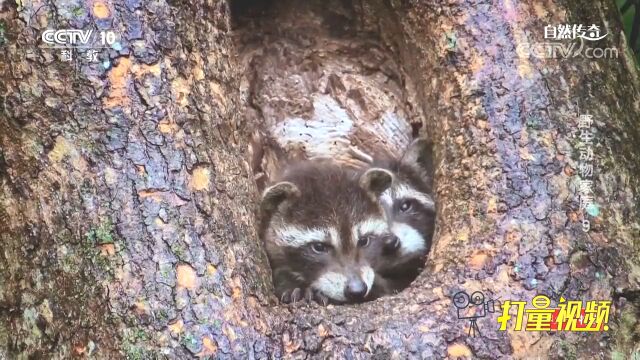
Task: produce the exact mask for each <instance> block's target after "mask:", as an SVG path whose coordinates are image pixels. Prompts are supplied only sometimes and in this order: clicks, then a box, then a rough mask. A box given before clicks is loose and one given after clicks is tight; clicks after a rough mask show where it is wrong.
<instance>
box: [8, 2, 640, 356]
mask: <svg viewBox="0 0 640 360" xmlns="http://www.w3.org/2000/svg"><path fill="white" fill-rule="evenodd" d="M306 3H307V2H305V4H306ZM309 4H311V5H308V6H307V5H300V4H299V3H297V2H284V3H280V4H276V5H274V6H269V5H267V6H265V7H264V8H260V6H257V5H256V4H253V3H252V2H250V1H238V2H234V3H233V4H231V6H229V5H228V4H227V3H226V2H224V1H208V2H202V3H200V2H199V3H197V4H192V3H189V2H172V3H166V2H164V1H157V2H148V3H142V2H138V1H136V0H127V1H111V2H101V1H95V2H87V3H82V4H80V5H77V4H75V3H70V2H67V1H61V0H55V1H51V2H46V3H44V2H18V3H17V4H15V3H9V4H5V5H4V8H3V9H2V13H1V17H0V21H2V24H4V29H5V32H2V31H0V34H2V36H3V39H0V40H2V41H0V44H2V45H0V46H2V54H1V55H0V79H1V80H2V82H0V90H1V93H2V98H1V99H2V103H1V105H2V107H1V108H0V109H1V110H2V113H1V114H0V179H1V181H2V182H1V189H2V190H1V191H0V236H1V243H0V244H1V247H2V251H1V252H0V269H1V270H0V324H1V325H0V344H2V345H0V358H16V357H17V358H29V357H33V358H68V357H86V356H93V357H96V358H121V357H126V358H133V359H144V358H188V357H195V356H197V357H211V358H268V357H276V358H280V357H294V358H306V357H327V356H331V355H334V356H335V357H336V358H368V357H376V358H398V359H400V358H408V357H409V358H444V357H450V358H458V357H474V358H475V357H477V358H525V357H530V356H540V357H550V358H571V357H574V358H591V357H594V356H595V357H598V358H619V357H620V356H623V357H624V356H630V355H631V353H632V352H633V351H640V349H638V348H637V343H638V339H639V338H640V330H639V327H640V325H639V324H640V323H639V322H638V314H639V311H640V305H639V304H638V302H637V301H638V300H639V299H640V265H639V264H640V261H639V259H640V249H639V248H638V239H639V238H640V233H639V229H640V224H639V222H638V216H637V215H638V214H639V213H640V209H639V208H638V202H637V193H638V191H639V190H640V183H639V180H638V179H639V177H638V175H640V167H639V165H640V159H639V158H638V156H639V155H638V152H637V148H634V147H637V145H636V144H638V143H639V142H640V130H639V129H640V127H638V114H639V113H640V91H639V89H640V80H639V78H638V72H637V69H636V68H635V65H634V62H633V59H632V57H631V55H630V52H629V51H628V50H627V48H626V44H625V39H624V36H623V33H622V31H621V26H620V23H619V21H618V13H617V10H616V8H615V6H614V4H613V3H612V2H610V1H597V2H578V1H569V2H566V1H564V2H561V1H546V2H544V3H540V2H535V1H531V0H528V1H525V0H523V1H504V2H501V3H499V4H494V3H491V2H475V1H464V0H460V1H447V2H435V1H422V2H408V1H394V0H392V1H373V2H353V3H349V2H344V1H330V2H317V3H316V2H309ZM239 9H250V10H251V11H249V12H247V13H244V12H242V13H240V14H238V11H239ZM287 9H288V10H287ZM296 10H299V11H300V14H301V15H299V18H300V19H302V20H304V19H306V17H305V16H311V18H314V19H316V20H317V19H320V20H324V22H323V21H317V22H312V23H311V24H315V25H314V26H317V27H318V28H321V29H324V30H323V31H324V33H328V34H329V35H331V36H334V37H335V38H337V39H345V38H346V39H347V40H348V41H347V42H353V40H352V39H353V38H356V36H355V35H357V38H358V39H363V38H366V39H367V41H374V43H373V44H372V45H366V46H371V47H372V48H375V51H379V52H381V54H382V55H380V56H372V57H373V58H374V60H375V61H373V62H374V64H373V65H367V64H366V63H365V62H363V61H362V60H361V59H365V58H366V57H367V52H366V51H364V50H363V48H362V47H360V48H359V47H358V46H353V47H352V50H353V51H351V52H349V51H346V52H342V50H341V48H340V46H343V45H344V43H340V44H338V45H339V46H338V45H336V46H334V47H327V54H326V56H327V57H328V58H330V59H338V57H339V56H340V54H342V55H343V56H344V57H345V58H346V59H355V60H353V62H354V63H356V62H358V64H357V65H353V66H354V67H358V66H360V68H359V69H363V68H366V67H367V66H370V67H371V69H372V70H373V71H374V72H375V71H382V72H384V71H383V70H385V69H386V70H385V71H387V72H386V74H387V77H388V79H385V80H376V79H373V80H370V81H371V82H370V83H367V81H369V80H367V79H370V78H367V77H366V76H365V75H363V77H362V79H365V78H366V79H365V80H362V81H363V83H359V84H355V82H357V81H356V80H358V79H356V80H353V78H351V80H349V79H347V77H346V75H345V73H344V72H340V70H338V71H337V73H336V74H337V75H336V77H337V78H336V77H330V76H328V75H327V76H326V77H323V78H322V79H326V80H327V84H328V86H329V90H325V88H322V89H320V90H318V91H321V92H324V94H325V95H326V94H328V95H330V96H333V97H334V99H337V100H336V101H337V102H339V103H340V102H341V103H340V105H341V106H343V107H344V108H347V109H356V108H357V107H356V105H350V103H348V101H355V103H357V106H358V107H360V108H363V107H362V106H361V105H362V104H370V105H371V104H373V105H375V104H378V105H380V104H382V105H380V106H381V108H382V109H385V108H387V107H389V106H395V105H394V104H399V105H397V106H398V107H397V108H396V109H397V110H398V111H397V112H395V114H401V115H402V116H400V115H399V116H398V118H402V119H405V120H406V123H404V127H402V128H401V131H400V133H401V136H400V137H399V138H398V139H399V140H397V139H396V140H397V141H396V140H394V138H393V136H397V135H394V134H397V132H394V131H389V132H385V131H381V132H380V135H379V136H380V138H382V139H383V140H384V139H386V140H387V141H388V142H389V143H390V144H391V145H388V144H387V145H385V146H387V148H388V149H391V150H392V152H393V151H396V152H397V151H400V149H401V148H402V146H403V144H406V142H408V141H409V140H410V138H411V135H412V132H414V129H415V132H419V133H420V134H421V135H423V136H427V137H429V138H431V139H432V140H433V141H434V144H435V153H436V154H437V162H436V163H437V164H438V166H437V171H436V174H435V175H436V178H435V193H436V198H437V207H438V211H437V230H436V234H435V236H434V241H435V243H434V247H433V249H432V252H431V254H430V258H429V260H428V263H427V269H426V270H425V271H424V272H423V273H422V274H421V275H420V276H419V277H418V279H417V280H416V281H415V282H414V283H413V284H412V285H411V286H410V287H409V288H408V289H406V290H405V291H403V292H402V293H400V294H398V295H395V296H390V297H385V298H381V299H378V300H376V301H374V302H370V303H365V304H361V305H353V306H329V307H326V308H322V307H318V306H317V305H309V306H307V305H295V306H283V305H278V304H277V301H276V299H275V298H274V296H273V294H272V285H271V280H270V270H269V265H268V263H267V261H266V257H265V255H264V251H263V249H262V246H261V244H260V242H259V240H258V239H257V237H256V231H255V219H254V213H255V205H256V202H257V200H258V195H257V194H258V186H256V183H255V181H254V174H253V172H254V169H255V168H256V167H258V168H262V170H266V168H269V167H273V165H268V166H265V165H264V162H263V160H259V161H258V162H256V160H255V159H254V160H251V159H250V156H249V153H250V152H251V151H249V149H248V147H249V144H251V143H254V141H253V140H254V135H255V134H256V133H260V134H261V136H265V131H263V130H265V129H270V128H272V127H273V126H276V125H277V123H276V121H275V120H274V119H276V120H277V119H284V118H287V116H289V115H296V116H299V117H301V118H308V117H309V116H311V115H310V114H311V113H312V111H311V110H309V109H316V108H317V107H314V106H313V105H309V104H306V106H307V108H305V107H304V106H305V102H304V101H305V99H306V100H308V98H307V97H306V95H305V92H304V91H302V93H301V94H302V95H301V97H300V98H299V99H298V98H295V97H293V99H294V101H291V104H289V105H290V106H291V107H287V106H280V107H278V106H274V105H273V104H272V103H270V102H268V101H262V102H260V101H261V100H260V99H262V100H264V99H267V98H268V95H270V94H271V95H273V96H274V97H278V96H281V97H283V98H284V97H285V95H287V94H288V93H287V92H286V91H284V90H280V91H282V92H281V93H277V91H278V90H277V89H274V88H270V87H269V86H270V85H269V84H270V82H273V83H278V82H279V81H280V80H278V79H277V78H275V79H274V78H273V77H271V78H270V77H269V76H271V75H273V76H277V74H275V75H274V74H270V73H269V72H268V71H267V70H268V69H269V64H268V63H266V62H264V63H261V62H260V61H263V60H264V59H267V60H269V59H272V58H269V56H263V57H255V56H253V55H250V52H251V51H252V50H255V51H258V52H259V51H265V54H268V53H267V52H266V50H269V49H283V48H286V46H283V47H278V46H279V45H277V43H276V42H277V39H278V37H279V36H281V37H282V38H283V39H285V38H287V39H291V38H292V37H291V33H287V32H285V31H281V32H278V31H274V32H269V31H268V29H266V28H252V27H251V26H253V25H251V24H252V23H256V24H260V21H259V20H256V21H254V20H250V21H249V20H246V18H249V19H257V18H260V17H272V18H273V19H275V20H273V21H278V16H280V14H284V15H283V16H285V15H286V13H287V11H291V13H288V15H287V16H288V17H283V19H296V18H297V17H298V14H296V13H295V11H296ZM594 10H595V11H594ZM252 11H253V12H252ZM292 14H293V16H292ZM309 14H311V15H309ZM302 20H301V21H300V23H295V22H290V23H289V25H290V26H291V27H292V28H290V30H291V29H294V30H295V26H296V25H298V26H303V28H301V32H303V31H308V30H309V29H307V28H305V27H304V26H311V25H310V24H309V23H306V22H304V21H302ZM329 20H331V21H329ZM334 20H335V21H334ZM243 21H249V23H246V22H243ZM267 23H268V22H267ZM566 23H569V24H574V23H575V24H592V23H594V24H603V25H604V30H603V31H605V30H606V32H607V33H609V36H607V37H606V38H605V39H604V40H602V42H601V43H600V44H602V46H606V47H615V48H617V49H619V53H620V56H619V58H618V59H586V58H571V59H568V60H557V59H536V58H532V57H530V58H524V57H519V56H518V54H517V52H516V48H517V46H518V45H519V44H522V43H524V42H529V43H533V42H541V41H544V26H545V25H547V24H566ZM289 25H288V26H289ZM48 28H49V29H50V28H56V29H63V28H72V29H88V28H94V29H98V30H117V31H116V32H117V33H119V34H120V35H121V39H120V41H119V45H113V46H111V48H109V49H102V50H101V51H100V55H99V62H96V63H87V62H82V61H77V62H63V61H61V60H60V59H59V58H58V52H57V51H55V50H52V49H50V48H46V47H44V46H42V42H41V41H40V35H41V33H42V31H44V30H45V29H48ZM284 29H285V30H286V27H284ZM280 30H282V29H280ZM330 30H338V31H337V33H332V32H331V31H330ZM252 32H253V33H252ZM294 32H295V31H294ZM332 34H333V35H332ZM352 35H353V36H354V37H352ZM252 36H253V37H254V39H253V40H251V39H248V38H247V37H252ZM293 38H294V39H295V37H293ZM256 39H257V40H256ZM274 39H275V40H274ZM371 39H373V40H371ZM358 41H360V40H358ZM256 44H258V45H256ZM273 44H275V45H273ZM331 44H332V46H333V45H335V43H331ZM359 44H360V46H363V45H362V44H365V43H362V42H360V43H359ZM366 44H369V43H366ZM245 45H247V46H249V45H251V46H253V47H246V48H245V47H244V46H245ZM356 45H357V44H356ZM299 46H300V48H301V49H302V48H305V45H304V43H302V45H299ZM366 46H365V49H366ZM80 54H82V52H81V53H80ZM248 54H249V55H248ZM285 55H286V54H285ZM359 56H360V57H359ZM286 58H287V57H286V56H283V57H282V59H286ZM246 59H249V60H253V59H257V60H254V61H253V62H251V61H249V63H247V62H245V61H244V60H246ZM379 59H382V61H378V60H379ZM387 60H388V61H387ZM344 63H345V62H343V63H340V62H336V63H331V64H334V65H335V64H338V65H340V64H344ZM331 64H330V65H331ZM318 66H327V65H326V62H320V65H318ZM327 68H329V67H327ZM291 71H293V70H291ZM358 71H360V70H357V71H355V72H356V73H358ZM326 74H327V72H323V76H324V75H326ZM359 74H364V72H362V73H359ZM262 76H264V77H263V78H262V80H261V77H262ZM367 76H369V75H367ZM350 81H351V82H350ZM358 81H360V80H358ZM376 81H382V83H385V84H387V85H385V86H389V88H392V89H394V90H393V91H392V92H391V93H392V95H382V94H378V95H376V94H375V93H374V92H371V91H369V92H367V91H363V92H360V93H359V92H357V91H355V92H351V93H349V92H348V91H346V90H348V89H349V88H350V87H351V88H353V89H355V90H357V89H358V87H359V86H360V87H361V88H366V85H367V84H375V83H376ZM319 82H322V81H319ZM282 83H283V84H285V85H286V82H282ZM307 83H313V81H308V82H307ZM340 84H342V87H341V86H340ZM345 84H346V85H345ZM354 84H355V85H354ZM362 84H364V85H362ZM342 88H344V89H345V91H342V90H341V89H342ZM285 90H287V88H285ZM265 91H266V92H265ZM305 91H307V93H311V91H308V90H305ZM314 91H315V90H314ZM394 91H395V93H394ZM346 94H348V95H346ZM371 94H374V95H371ZM368 96H369V97H368ZM298 100H300V101H298ZM296 106H299V108H297V107H296ZM269 109H271V110H273V111H272V112H269V111H265V110H269ZM274 109H275V110H274ZM367 109H369V110H367V111H364V112H363V113H361V114H358V113H352V114H350V118H352V119H353V118H355V119H358V120H362V122H358V123H357V124H356V125H357V126H356V127H358V128H361V127H363V126H365V127H366V123H367V121H370V122H371V121H373V122H375V121H378V120H379V119H380V118H381V115H380V114H381V111H382V110H381V109H375V108H374V107H371V106H370V107H367ZM371 109H373V110H371ZM377 111H378V112H377ZM579 114H592V115H593V118H594V119H595V124H594V129H595V130H596V134H595V150H596V154H595V157H596V159H595V160H594V164H595V166H594V167H595V170H594V172H595V175H594V179H595V181H594V191H595V193H596V202H597V203H599V204H600V207H601V209H600V211H601V213H600V215H599V216H597V217H596V218H595V219H592V229H591V230H590V231H589V232H587V233H585V232H583V231H582V229H581V222H580V219H581V217H582V214H581V212H580V211H579V208H578V195H577V189H576V176H575V172H576V169H577V167H578V163H579V156H578V155H576V154H578V146H579V144H578V142H577V140H576V139H577V136H576V133H575V131H574V130H575V129H576V128H577V121H578V115H579ZM369 115H371V116H369ZM270 121H271V122H270ZM399 123H400V122H398V124H399ZM360 124H365V125H360ZM374 128H375V127H374ZM367 134H369V135H371V134H375V131H368V132H367ZM266 136H267V137H268V136H270V135H269V133H268V132H267V133H266ZM355 139H356V141H355V143H356V145H359V146H361V147H362V148H364V149H365V150H368V151H375V147H376V145H375V144H377V143H378V142H377V140H376V141H372V142H370V143H368V142H367V141H365V140H366V139H368V138H367V137H366V136H356V137H355ZM363 139H364V140H363ZM264 141H266V140H264V138H262V139H260V141H259V142H258V145H255V143H254V146H253V148H252V152H253V153H254V155H255V154H256V153H260V152H261V150H260V149H261V148H262V147H264V146H266V145H265V143H264ZM358 141H360V142H358ZM275 147H282V149H280V150H278V151H284V152H287V151H293V150H291V149H289V148H286V147H283V146H282V144H276V146H275ZM259 148H260V149H259ZM343 150H344V148H343V147H339V151H343ZM334 155H335V154H334ZM257 157H258V158H264V154H262V155H261V156H257ZM267 157H268V156H267ZM345 161H349V160H348V159H347V160H345ZM272 163H273V161H272ZM258 185H259V184H258ZM460 290H465V291H467V292H469V293H471V292H473V291H476V290H481V291H484V292H485V295H487V296H490V297H492V298H501V300H507V299H511V300H530V299H531V298H532V297H533V296H535V295H536V294H538V293H544V294H547V295H550V296H553V297H557V296H560V295H562V296H564V297H565V298H568V299H583V300H585V299H613V300H614V306H613V309H612V315H611V320H610V323H609V325H610V328H611V329H610V330H609V331H608V332H602V333H593V334H588V336H581V335H580V334H577V333H561V334H547V333H536V332H515V331H507V332H499V331H497V326H496V319H495V317H496V315H493V316H489V317H487V318H484V319H482V320H480V321H479V326H480V328H481V330H482V334H483V337H477V338H473V337H469V336H468V335H467V330H468V328H467V327H466V326H468V324H466V323H465V322H464V321H461V320H458V319H457V316H456V313H455V308H454V307H453V305H452V301H451V297H452V296H453V295H454V294H455V293H456V292H458V291H460ZM634 346H635V348H634Z"/></svg>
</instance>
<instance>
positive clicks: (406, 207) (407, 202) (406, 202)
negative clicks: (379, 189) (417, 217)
mask: <svg viewBox="0 0 640 360" xmlns="http://www.w3.org/2000/svg"><path fill="white" fill-rule="evenodd" d="M411 207H412V201H411V200H404V201H403V202H402V203H401V204H400V211H402V212H407V211H409V210H411Z"/></svg>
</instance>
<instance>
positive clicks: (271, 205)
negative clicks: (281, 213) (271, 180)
mask: <svg viewBox="0 0 640 360" xmlns="http://www.w3.org/2000/svg"><path fill="white" fill-rule="evenodd" d="M298 196H300V189H298V187H297V186H296V185H295V184H293V183H290V182H288V181H281V182H279V183H277V184H275V185H272V186H269V187H268V188H266V189H265V190H264V192H263V193H262V201H261V202H260V208H261V209H262V210H263V211H266V212H269V213H270V212H273V211H275V210H277V209H278V207H279V206H280V204H282V203H283V202H286V201H289V200H292V199H294V198H296V197H298Z"/></svg>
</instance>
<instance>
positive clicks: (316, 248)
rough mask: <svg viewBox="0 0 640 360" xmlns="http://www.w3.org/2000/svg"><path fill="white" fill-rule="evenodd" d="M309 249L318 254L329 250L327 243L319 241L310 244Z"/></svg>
mask: <svg viewBox="0 0 640 360" xmlns="http://www.w3.org/2000/svg"><path fill="white" fill-rule="evenodd" d="M311 250H313V252H315V253H318V254H321V253H326V252H327V251H329V245H327V244H325V243H321V242H315V243H313V244H311Z"/></svg>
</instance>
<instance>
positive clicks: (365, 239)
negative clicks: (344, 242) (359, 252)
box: [358, 235, 371, 247]
mask: <svg viewBox="0 0 640 360" xmlns="http://www.w3.org/2000/svg"><path fill="white" fill-rule="evenodd" d="M370 243H371V235H365V236H361V237H360V238H359V239H358V247H367V246H369V244H370Z"/></svg>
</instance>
